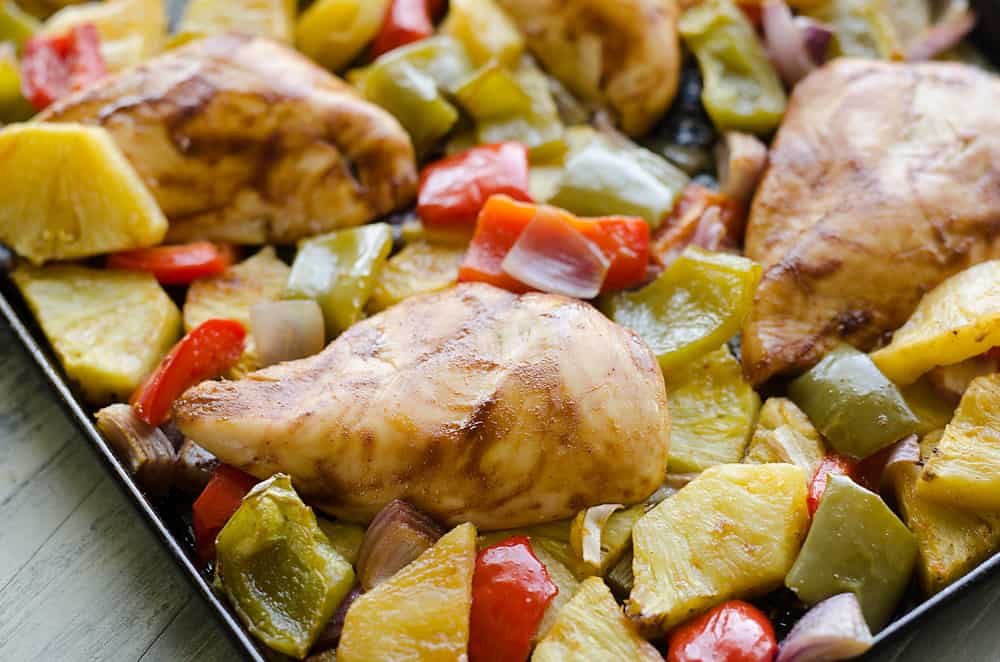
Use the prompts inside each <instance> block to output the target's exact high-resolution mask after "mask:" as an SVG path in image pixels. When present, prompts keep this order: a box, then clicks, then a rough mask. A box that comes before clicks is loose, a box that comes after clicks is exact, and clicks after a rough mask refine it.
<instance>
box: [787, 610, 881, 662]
mask: <svg viewBox="0 0 1000 662" xmlns="http://www.w3.org/2000/svg"><path fill="white" fill-rule="evenodd" d="M872 643H873V639H872V633H871V630H869V629H868V624H867V623H866V622H865V617H864V614H863V613H862V612H861V605H860V604H859V603H858V598H857V597H856V596H855V595H854V594H853V593H841V594H840V595H835V596H833V597H832V598H827V599H826V600H824V601H823V602H820V603H819V604H818V605H816V606H815V607H813V608H812V609H810V610H809V611H808V612H806V614H805V616H803V617H802V618H801V619H799V622H798V623H796V624H795V627H793V628H792V631H791V632H789V633H788V636H787V637H785V639H784V641H782V642H781V649H780V651H779V652H778V657H777V659H776V660H775V662H834V661H835V660H847V659H850V658H853V657H857V656H858V655H861V654H862V653H864V652H866V651H867V650H868V649H869V648H871V647H872Z"/></svg>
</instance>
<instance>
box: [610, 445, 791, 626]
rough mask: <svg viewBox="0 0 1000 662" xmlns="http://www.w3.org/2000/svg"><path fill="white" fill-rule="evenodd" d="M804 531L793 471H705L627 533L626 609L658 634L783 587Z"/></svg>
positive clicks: (786, 467)
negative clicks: (629, 575) (630, 581)
mask: <svg viewBox="0 0 1000 662" xmlns="http://www.w3.org/2000/svg"><path fill="white" fill-rule="evenodd" d="M808 526H809V513H808V511H807V509H806V473H805V471H803V470H802V469H801V468H799V467H796V466H794V465H791V464H759V465H753V464H726V465H719V466H715V467H712V468H710V469H707V470H705V471H704V472H703V473H702V474H701V475H700V476H699V477H698V478H695V479H694V480H693V481H691V482H690V483H689V484H687V485H686V486H685V487H683V488H682V489H681V490H680V491H679V492H677V494H675V495H674V496H673V497H671V498H669V499H667V500H666V501H663V502H662V503H660V505H658V506H657V507H656V508H654V509H653V510H651V511H650V512H649V513H647V514H646V515H645V516H644V517H643V518H642V519H640V520H639V521H638V522H636V524H635V527H634V528H633V529H632V545H633V554H634V559H633V562H632V570H633V573H634V575H635V584H634V586H633V588H632V594H631V596H630V597H629V599H628V601H627V603H626V607H627V611H628V613H629V615H630V616H632V617H634V618H636V619H637V620H638V621H639V622H640V623H641V624H642V625H643V626H645V627H647V628H649V629H650V630H654V629H657V628H659V629H661V630H664V631H665V630H669V629H670V628H672V627H673V626H675V625H677V624H678V623H680V622H682V621H684V620H686V619H687V618H688V617H690V616H693V615H695V614H698V613H700V612H702V611H705V610H706V609H709V608H711V607H713V606H715V605H717V604H719V603H721V602H724V601H725V600H728V599H730V598H743V597H750V596H754V595H760V594H763V593H767V592H768V591H770V590H772V589H774V588H777V587H778V586H780V585H781V583H782V581H784V579H785V574H786V573H787V572H788V570H789V568H791V567H792V564H793V563H794V562H795V557H796V555H797V554H798V552H799V548H800V547H801V545H802V540H803V538H804V537H805V534H806V530H807V529H808Z"/></svg>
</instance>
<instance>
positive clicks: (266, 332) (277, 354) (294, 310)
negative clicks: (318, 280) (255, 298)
mask: <svg viewBox="0 0 1000 662" xmlns="http://www.w3.org/2000/svg"><path fill="white" fill-rule="evenodd" d="M250 332H251V333H252V334H253V341H254V345H255V346H256V349H257V356H258V358H259V359H260V364H261V366H262V367H266V366H269V365H273V364H275V363H281V362H282V361H294V360H295V359H302V358H305V357H307V356H312V355H313V354H317V353H319V352H320V351H321V350H322V349H323V343H324V340H325V337H324V334H325V333H326V331H325V328H324V325H323V311H322V310H320V307H319V305H318V304H317V303H316V302H315V301H306V300H294V301H265V302H263V303H258V304H255V305H254V306H253V307H251V308H250Z"/></svg>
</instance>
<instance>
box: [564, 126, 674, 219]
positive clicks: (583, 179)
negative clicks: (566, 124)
mask: <svg viewBox="0 0 1000 662" xmlns="http://www.w3.org/2000/svg"><path fill="white" fill-rule="evenodd" d="M568 133H569V135H570V152H569V154H568V156H567V157H566V165H565V168H564V169H563V175H562V178H561V179H560V182H559V185H558V186H557V187H556V191H555V194H554V195H553V196H552V197H551V198H550V199H549V202H550V203H551V204H553V205H556V206H558V207H563V208H564V209H567V210H569V211H571V212H573V213H574V214H577V215H579V216H609V215H616V214H624V215H627V216H639V217H641V218H644V219H645V220H646V222H647V223H649V225H650V228H651V229H654V230H655V229H656V228H657V227H658V226H659V225H660V223H661V222H662V220H663V219H664V218H666V217H667V215H669V214H670V212H671V210H673V208H674V203H675V202H676V201H677V198H678V196H680V194H681V191H683V190H684V187H685V186H687V184H688V181H689V180H688V176H687V175H686V174H684V172H682V171H681V170H680V169H678V168H676V167H674V166H673V165H671V164H669V163H668V162H667V161H666V160H665V159H663V158H661V157H659V156H657V155H656V154H653V153H652V152H650V151H649V150H646V149H643V148H642V147H639V146H638V145H632V144H628V143H625V142H623V143H621V144H619V143H615V142H612V141H611V140H610V139H608V138H606V137H604V136H601V135H600V134H598V133H597V132H596V131H594V130H592V129H571V130H570V131H569V132H568Z"/></svg>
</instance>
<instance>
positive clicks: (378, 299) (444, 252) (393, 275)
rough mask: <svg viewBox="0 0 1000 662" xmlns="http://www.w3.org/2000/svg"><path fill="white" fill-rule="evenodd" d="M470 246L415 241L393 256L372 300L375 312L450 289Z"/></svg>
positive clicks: (382, 274) (371, 304) (380, 277)
mask: <svg viewBox="0 0 1000 662" xmlns="http://www.w3.org/2000/svg"><path fill="white" fill-rule="evenodd" d="M466 248H467V247H466V246H462V245H449V244H434V243H431V242H429V241H415V242H413V243H411V244H407V245H406V247H405V248H403V250H401V251H399V252H398V253H396V254H395V255H393V256H392V257H390V258H389V260H388V262H386V263H385V266H384V267H382V271H381V273H379V277H378V282H376V283H375V289H374V290H373V291H372V298H371V299H370V300H369V301H368V309H369V311H371V312H378V311H380V310H385V309H386V308H388V307H389V306H394V305H396V304H397V303H399V302H400V301H402V300H404V299H408V298H410V297H412V296H416V295H418V294H430V293H431V292H439V291H441V290H444V289H447V288H449V287H451V286H452V285H454V284H455V283H456V282H458V268H459V266H461V264H462V258H464V257H465V250H466Z"/></svg>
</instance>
